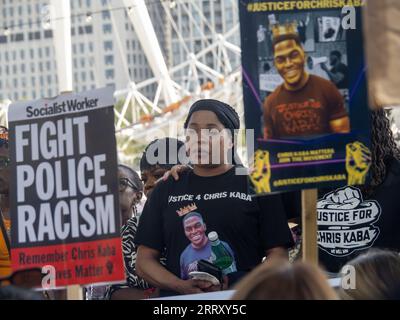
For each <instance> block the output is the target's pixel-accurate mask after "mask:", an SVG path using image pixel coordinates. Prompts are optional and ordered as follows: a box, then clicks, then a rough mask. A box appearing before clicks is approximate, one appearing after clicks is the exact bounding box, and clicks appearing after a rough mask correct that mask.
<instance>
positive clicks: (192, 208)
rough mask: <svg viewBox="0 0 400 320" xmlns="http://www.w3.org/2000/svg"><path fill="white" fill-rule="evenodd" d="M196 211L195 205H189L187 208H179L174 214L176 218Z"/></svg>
mask: <svg viewBox="0 0 400 320" xmlns="http://www.w3.org/2000/svg"><path fill="white" fill-rule="evenodd" d="M195 210H197V206H196V204H195V203H192V204H189V205H188V206H185V207H183V208H180V209H179V210H176V213H177V214H178V216H180V217H182V216H184V215H186V214H188V213H190V212H192V211H195Z"/></svg>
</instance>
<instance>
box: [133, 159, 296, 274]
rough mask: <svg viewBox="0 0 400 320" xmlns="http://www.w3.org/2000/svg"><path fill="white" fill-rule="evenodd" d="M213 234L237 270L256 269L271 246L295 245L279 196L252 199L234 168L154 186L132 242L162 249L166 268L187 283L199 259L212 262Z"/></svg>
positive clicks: (185, 175) (183, 176) (187, 174)
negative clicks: (211, 245) (209, 235)
mask: <svg viewBox="0 0 400 320" xmlns="http://www.w3.org/2000/svg"><path fill="white" fill-rule="evenodd" d="M211 231H216V232H217V233H218V236H219V239H220V240H221V242H222V244H223V245H224V246H225V248H226V249H227V251H228V252H229V253H230V254H231V255H232V256H233V258H234V264H233V268H234V269H235V270H237V271H246V272H247V271H249V270H251V269H252V268H254V267H255V266H256V265H257V264H259V263H260V262H261V261H262V258H263V257H264V256H265V253H266V250H268V249H270V248H274V247H278V246H283V247H289V246H291V245H292V244H293V243H292V241H293V239H292V236H291V233H290V230H289V228H288V224H287V220H286V216H285V212H284V208H283V203H282V199H281V196H280V195H270V196H265V197H255V198H253V197H251V196H250V195H249V194H248V184H247V176H243V175H236V174H235V167H233V168H232V169H230V170H229V171H227V172H226V173H224V174H222V175H219V176H214V177H200V176H197V175H195V174H194V173H193V172H192V171H188V172H185V173H182V174H181V175H180V179H179V181H174V180H173V179H172V178H170V179H169V180H168V181H166V182H162V183H160V184H159V185H157V187H156V188H155V189H154V191H153V192H152V194H151V197H150V199H149V200H148V201H147V203H146V205H145V207H144V210H143V213H142V216H141V219H140V222H139V227H138V230H137V233H136V236H135V242H136V244H138V245H145V246H147V247H150V248H153V249H156V250H158V251H160V252H162V251H163V249H164V248H166V259H167V269H168V270H169V271H171V272H172V273H174V274H175V275H176V276H178V277H180V278H182V279H186V278H188V273H189V272H191V271H195V270H196V268H197V261H198V260H200V259H205V260H209V261H211V247H210V241H209V240H208V238H207V235H208V234H209V233H210V232H211Z"/></svg>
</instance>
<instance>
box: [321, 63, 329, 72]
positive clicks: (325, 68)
mask: <svg viewBox="0 0 400 320" xmlns="http://www.w3.org/2000/svg"><path fill="white" fill-rule="evenodd" d="M321 69H322V70H324V71H325V72H328V71H329V69H328V67H327V65H326V63H321Z"/></svg>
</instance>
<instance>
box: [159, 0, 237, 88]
mask: <svg viewBox="0 0 400 320" xmlns="http://www.w3.org/2000/svg"><path fill="white" fill-rule="evenodd" d="M169 3H170V6H169V7H170V13H171V16H172V20H173V21H170V20H169V21H168V23H169V29H170V30H171V31H170V32H171V37H170V47H169V48H168V47H167V50H168V49H169V50H170V52H171V53H170V56H171V57H172V59H170V62H171V63H172V65H177V64H180V63H182V62H184V61H187V60H188V51H189V52H190V53H198V52H200V51H202V50H203V49H205V48H207V47H208V46H210V44H212V43H214V42H215V41H217V39H216V35H217V34H226V33H227V32H229V31H230V30H232V28H233V27H234V26H235V25H237V24H238V22H239V15H238V9H237V0H180V1H172V0H171V1H169ZM171 4H173V5H171ZM182 40H183V41H184V43H185V45H183V44H182ZM229 41H230V42H232V43H234V44H236V45H240V30H239V29H238V30H237V32H236V33H235V34H234V35H233V36H232V37H231V38H230V39H229ZM217 59H218V56H217V55H216V54H213V53H212V52H209V53H208V54H207V55H206V56H205V58H204V59H203V60H202V61H201V62H202V63H204V64H205V65H207V66H209V67H211V68H215V67H216V65H217V64H218V61H217ZM229 59H230V62H231V64H232V66H234V67H235V66H236V67H237V66H240V57H239V56H238V55H234V54H232V55H229ZM171 60H172V61H171ZM185 76H186V75H185V73H184V72H182V73H180V74H179V73H177V74H176V75H175V80H176V81H180V80H184V79H185Z"/></svg>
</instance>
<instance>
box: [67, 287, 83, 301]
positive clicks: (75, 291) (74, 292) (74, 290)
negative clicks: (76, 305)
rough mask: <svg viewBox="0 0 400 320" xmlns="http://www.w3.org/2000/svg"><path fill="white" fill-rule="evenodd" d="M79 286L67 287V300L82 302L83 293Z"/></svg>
mask: <svg viewBox="0 0 400 320" xmlns="http://www.w3.org/2000/svg"><path fill="white" fill-rule="evenodd" d="M82 291H83V290H82V288H81V286H80V285H79V284H75V285H72V286H67V300H83V292H82Z"/></svg>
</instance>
